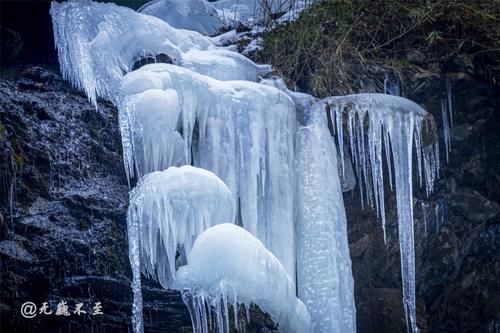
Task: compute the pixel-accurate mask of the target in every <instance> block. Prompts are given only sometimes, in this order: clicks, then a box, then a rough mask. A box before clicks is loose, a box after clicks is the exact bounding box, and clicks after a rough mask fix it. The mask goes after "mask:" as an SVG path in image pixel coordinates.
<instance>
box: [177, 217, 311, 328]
mask: <svg viewBox="0 0 500 333" xmlns="http://www.w3.org/2000/svg"><path fill="white" fill-rule="evenodd" d="M221 258H223V260H221ZM176 281H177V282H176V287H177V288H178V289H179V290H184V293H183V295H184V297H183V299H184V300H185V302H186V303H187V305H188V308H189V309H190V313H191V318H192V322H193V329H194V331H195V332H196V333H201V332H208V325H209V322H210V311H209V310H208V309H207V306H209V305H211V306H213V307H214V308H215V312H216V316H215V318H213V321H214V322H215V324H216V327H217V328H218V330H217V331H218V332H229V315H230V314H229V311H228V304H230V303H231V304H233V305H236V304H240V306H241V305H245V307H246V308H247V309H248V306H249V305H250V304H251V303H254V304H257V305H258V306H259V307H260V308H261V309H262V310H263V311H265V312H267V313H268V314H269V315H270V316H271V317H272V319H273V321H274V322H275V323H278V324H279V327H280V331H282V332H290V333H294V332H296V333H307V332H309V331H310V330H309V315H308V312H307V309H306V307H305V306H304V304H303V303H302V302H301V301H300V300H299V299H298V298H297V297H296V295H295V283H294V282H293V279H292V278H291V277H290V276H289V275H288V274H287V272H286V270H285V268H284V267H283V266H282V265H281V263H280V262H279V260H278V259H277V258H276V257H275V256H274V255H273V254H272V253H271V252H269V251H268V250H267V249H266V248H265V246H264V245H263V244H262V243H261V242H260V241H259V240H258V239H256V238H255V237H254V236H252V235H251V234H250V233H249V232H248V231H246V230H245V229H243V228H241V227H238V226H236V225H232V224H220V225H217V226H214V227H212V228H210V229H207V230H206V231H205V232H203V233H202V234H201V235H200V236H199V237H198V238H197V239H196V241H195V243H194V245H193V248H192V250H191V253H190V255H189V256H188V264H187V265H186V266H182V267H180V268H179V270H178V272H177V279H176ZM237 309H238V306H234V311H237ZM234 314H236V312H234ZM234 314H232V315H233V320H234V319H235V318H237V317H238V315H237V314H236V316H235V315H234ZM235 327H238V323H235Z"/></svg>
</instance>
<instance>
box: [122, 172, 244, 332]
mask: <svg viewBox="0 0 500 333" xmlns="http://www.w3.org/2000/svg"><path fill="white" fill-rule="evenodd" d="M234 221H235V207H234V200H233V198H232V194H231V191H230V190H229V189H228V187H227V186H226V185H225V184H224V183H223V182H222V181H221V180H220V179H219V178H218V177H217V176H216V175H214V174H213V173H212V172H209V171H207V170H203V169H199V168H195V167H192V166H182V167H180V168H177V167H171V168H169V169H167V170H165V171H157V172H153V173H149V174H147V175H146V176H145V177H143V178H142V179H141V180H140V181H139V183H138V184H137V186H136V187H135V188H134V189H133V190H132V191H131V193H130V206H129V209H128V216H127V225H128V238H129V257H130V262H131V266H132V273H133V282H132V290H133V292H134V303H133V326H134V332H142V330H143V320H142V295H141V271H142V272H143V273H144V274H146V275H149V276H151V277H153V278H154V279H155V280H157V281H158V282H159V283H160V284H161V285H162V286H163V287H164V288H172V287H173V284H174V283H175V272H176V268H177V267H176V266H178V265H180V264H184V263H185V262H184V263H183V262H180V263H177V265H176V254H177V253H178V252H179V253H181V254H183V256H182V257H181V258H180V260H181V261H182V259H183V258H185V256H189V253H190V251H191V248H192V246H193V242H194V240H195V239H196V237H197V236H198V235H200V234H201V233H202V232H203V231H204V230H205V229H207V228H209V227H211V226H213V225H216V224H219V223H234ZM178 260H179V259H178Z"/></svg>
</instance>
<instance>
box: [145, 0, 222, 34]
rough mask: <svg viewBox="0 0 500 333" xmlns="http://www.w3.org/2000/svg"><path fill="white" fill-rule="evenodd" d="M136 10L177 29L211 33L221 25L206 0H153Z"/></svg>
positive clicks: (214, 11) (216, 30) (220, 21)
mask: <svg viewBox="0 0 500 333" xmlns="http://www.w3.org/2000/svg"><path fill="white" fill-rule="evenodd" d="M138 12H140V13H143V14H147V15H151V16H156V17H158V18H159V19H161V20H163V21H165V22H167V23H168V24H170V25H171V26H172V27H174V28H177V29H187V30H193V31H197V32H199V33H201V34H203V35H213V34H215V33H216V32H218V31H219V30H220V29H221V28H222V27H223V22H222V20H221V19H220V18H219V16H218V13H217V10H216V9H215V8H214V7H213V6H212V4H211V3H210V2H208V1H206V0H153V1H151V2H148V3H146V4H145V5H144V6H142V7H141V8H139V9H138Z"/></svg>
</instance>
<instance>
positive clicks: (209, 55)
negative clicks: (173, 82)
mask: <svg viewBox="0 0 500 333" xmlns="http://www.w3.org/2000/svg"><path fill="white" fill-rule="evenodd" d="M50 13H51V15H52V22H53V26H54V40H55V44H56V47H57V52H58V57H59V64H60V67H61V73H62V75H63V77H64V78H65V79H67V80H69V81H70V82H71V83H72V84H73V85H74V86H75V87H76V88H78V89H81V90H83V91H84V92H85V93H86V94H87V96H88V98H89V99H90V101H91V102H92V103H93V104H94V105H97V104H96V103H97V97H102V98H105V99H107V100H110V101H112V102H114V103H115V104H117V103H118V101H117V100H116V96H117V95H118V88H119V87H120V83H121V79H122V77H123V76H124V75H125V74H126V73H128V72H130V71H131V70H132V67H133V65H134V62H135V61H136V60H137V59H140V58H141V57H145V56H151V55H152V56H154V55H158V54H166V55H168V56H169V57H170V58H171V59H172V61H173V63H174V64H177V65H181V66H185V67H189V68H192V69H193V70H198V71H199V72H200V73H202V74H206V75H212V76H214V77H215V78H219V79H226V78H230V79H239V80H240V79H241V80H247V79H252V78H254V79H255V78H258V77H259V76H260V75H262V74H263V73H264V72H266V71H268V68H269V67H268V66H259V65H256V64H254V63H253V62H252V61H250V60H248V59H246V58H245V57H243V56H241V55H239V54H237V53H235V52H230V51H227V50H222V51H217V50H218V49H217V47H216V46H215V45H214V43H213V42H212V40H211V39H210V38H209V37H206V36H203V35H201V34H199V33H197V32H195V31H189V30H180V29H175V28H173V27H171V26H170V25H169V24H168V23H166V22H164V21H162V20H160V19H158V18H156V17H153V16H150V15H144V14H140V13H137V12H135V11H133V10H132V9H130V8H125V7H120V6H117V5H115V4H112V3H98V2H92V1H87V0H82V1H78V0H69V1H66V2H61V3H59V2H55V1H54V2H52V6H51V10H50ZM194 50H198V51H200V52H197V53H196V52H191V53H188V51H194ZM201 51H206V53H203V52H201ZM228 68H230V69H232V71H231V73H230V74H226V73H225V72H226V71H228ZM228 75H229V76H228Z"/></svg>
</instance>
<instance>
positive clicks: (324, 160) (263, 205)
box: [51, 1, 439, 333]
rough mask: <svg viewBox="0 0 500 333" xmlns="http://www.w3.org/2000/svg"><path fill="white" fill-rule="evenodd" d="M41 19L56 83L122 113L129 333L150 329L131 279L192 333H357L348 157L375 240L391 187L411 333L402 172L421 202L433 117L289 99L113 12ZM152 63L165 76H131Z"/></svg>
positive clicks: (189, 39)
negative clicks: (162, 60) (268, 328)
mask: <svg viewBox="0 0 500 333" xmlns="http://www.w3.org/2000/svg"><path fill="white" fill-rule="evenodd" d="M51 14H52V18H53V23H54V33H55V41H56V46H57V49H58V54H59V61H60V65H61V72H62V73H63V75H64V77H65V78H66V79H68V80H70V81H71V82H72V83H73V84H74V85H75V86H76V87H78V88H80V89H82V90H84V91H85V92H86V93H87V95H88V96H89V98H90V100H91V101H92V102H94V103H96V100H97V97H98V96H100V97H105V98H108V99H110V100H111V101H113V102H114V103H115V104H116V105H117V106H118V108H119V121H120V128H121V133H122V142H123V148H124V162H125V168H126V172H127V177H128V178H129V182H130V181H131V180H133V179H134V178H136V179H139V181H138V183H137V185H136V187H135V188H134V189H133V190H132V191H131V194H130V207H129V213H128V237H129V256H130V262H131V265H132V271H133V283H132V289H133V292H134V303H133V328H134V332H136V333H139V332H142V331H143V326H144V323H143V317H142V295H141V272H142V273H143V274H146V275H148V276H151V277H153V278H154V279H156V280H158V281H159V283H160V284H161V285H162V286H163V287H165V288H169V289H177V290H180V291H181V292H182V297H183V300H184V302H185V303H186V305H187V306H188V309H189V311H190V314H191V319H192V322H193V329H194V330H195V332H197V333H198V332H202V333H205V332H209V331H212V330H217V331H218V332H219V333H225V332H229V331H230V330H231V325H230V318H231V317H232V320H233V323H234V324H233V327H234V329H236V330H244V328H245V325H246V323H247V322H248V321H249V319H250V318H249V317H250V316H249V314H248V313H249V309H250V306H251V305H252V304H254V305H258V306H259V307H260V308H261V309H262V310H263V311H265V312H267V313H269V314H270V315H271V317H272V319H273V320H274V321H275V322H276V323H277V324H278V325H279V328H280V330H283V331H284V332H300V333H303V332H315V333H332V332H342V333H349V332H355V331H356V313H355V305H354V287H353V280H352V272H351V261H350V256H349V248H348V241H347V228H346V217H345V208H344V204H343V198H342V190H341V183H342V180H343V177H344V174H345V173H346V170H347V169H348V168H347V166H346V163H350V161H348V160H345V159H344V154H345V153H346V152H347V151H348V150H349V149H350V155H351V157H352V162H353V164H354V170H355V174H356V176H357V179H358V184H359V190H360V193H361V198H362V199H361V200H362V202H363V204H364V202H365V201H366V202H367V203H368V204H369V205H370V206H372V207H375V208H376V209H377V212H378V214H379V216H380V219H381V221H382V226H383V228H384V239H385V221H386V218H385V206H384V204H385V200H384V179H383V178H384V169H385V170H386V171H387V174H388V178H389V184H390V187H391V189H392V188H393V186H394V187H395V192H396V198H397V215H398V225H399V242H400V250H401V269H402V281H403V298H404V299H403V302H404V308H405V312H406V313H407V317H409V320H410V323H411V328H412V332H414V333H416V332H418V328H417V323H416V309H415V253H414V234H413V229H414V228H413V192H412V191H413V182H412V167H413V161H412V160H413V151H414V150H415V151H416V157H417V169H418V179H419V184H420V185H424V186H425V189H426V191H427V193H430V191H432V188H433V183H434V181H435V179H436V176H437V172H438V170H439V152H438V145H437V142H436V141H437V140H436V138H435V124H434V120H433V118H432V116H430V114H428V113H427V112H425V111H424V110H423V109H422V108H421V107H420V106H419V105H417V104H415V103H413V102H411V101H409V100H407V99H405V98H402V97H396V96H389V95H385V94H358V95H349V96H342V97H330V98H327V99H324V100H320V101H317V100H316V99H315V98H313V97H312V96H308V95H305V94H300V93H294V92H291V91H289V90H288V89H286V87H284V85H283V84H282V82H280V81H279V80H277V79H268V80H262V81H260V78H259V76H260V75H262V74H265V72H266V71H268V70H269V66H262V65H256V64H254V63H253V62H251V61H250V60H248V59H246V58H244V57H242V56H240V55H239V54H237V53H234V52H231V51H229V50H226V49H221V48H218V47H216V46H215V45H214V44H213V42H212V40H211V39H210V38H207V37H205V36H202V35H200V34H197V33H194V32H190V31H187V30H177V29H174V28H172V27H171V26H169V25H168V24H167V23H165V22H163V21H161V20H159V19H157V18H155V17H151V16H147V15H142V14H138V13H136V12H134V11H132V10H130V9H126V8H122V7H119V6H116V5H113V4H102V3H93V2H90V1H82V2H80V1H69V2H65V3H53V5H52V9H51ZM158 53H165V54H168V55H169V56H170V57H171V58H172V59H173V64H150V65H147V66H144V67H142V68H140V69H138V70H136V71H133V72H130V73H128V74H126V73H127V72H129V71H130V69H131V68H132V64H133V61H134V59H136V58H137V57H140V56H141V54H158ZM233 80H237V81H233ZM245 80H247V81H245ZM251 81H260V83H258V82H251ZM329 122H330V124H329ZM329 127H331V128H333V129H334V132H335V133H331V132H330V130H329ZM344 132H346V135H344ZM332 134H333V135H336V136H337V138H336V141H337V145H338V150H337V146H336V144H335V139H334V136H332ZM345 137H347V138H348V139H347V141H346V143H344V138H345ZM344 146H346V147H344ZM344 148H346V150H344ZM337 152H338V154H339V155H340V163H341V166H340V167H339V168H338V167H337V163H338V161H337ZM384 154H385V163H384V158H383V156H384ZM384 164H386V167H385V168H384ZM337 170H340V175H339V172H338V171H337ZM393 183H394V185H393ZM297 291H298V294H297ZM231 305H232V311H231V310H230V308H231Z"/></svg>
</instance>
